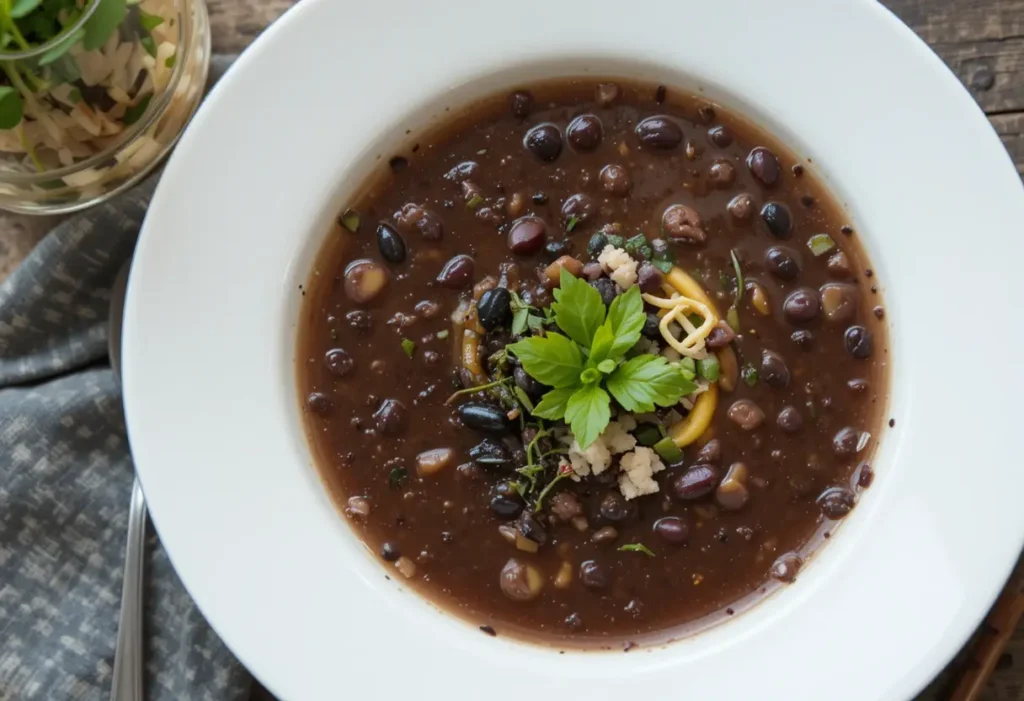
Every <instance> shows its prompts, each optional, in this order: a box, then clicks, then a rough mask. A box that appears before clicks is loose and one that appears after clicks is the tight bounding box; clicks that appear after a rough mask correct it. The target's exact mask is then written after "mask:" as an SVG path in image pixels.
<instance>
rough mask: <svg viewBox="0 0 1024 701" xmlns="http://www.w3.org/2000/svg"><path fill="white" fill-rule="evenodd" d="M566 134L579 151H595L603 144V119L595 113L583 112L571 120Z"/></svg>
mask: <svg viewBox="0 0 1024 701" xmlns="http://www.w3.org/2000/svg"><path fill="white" fill-rule="evenodd" d="M565 136H566V138H567V139H569V143H570V144H571V145H572V147H573V148H574V149H576V150H577V151H593V150H594V149H595V148H597V147H598V146H600V145H601V137H602V136H604V129H603V128H602V127H601V120H600V119H598V118H597V116H596V115H593V114H581V115H580V116H579V117H576V118H575V119H574V120H572V121H571V122H569V126H568V127H566V129H565Z"/></svg>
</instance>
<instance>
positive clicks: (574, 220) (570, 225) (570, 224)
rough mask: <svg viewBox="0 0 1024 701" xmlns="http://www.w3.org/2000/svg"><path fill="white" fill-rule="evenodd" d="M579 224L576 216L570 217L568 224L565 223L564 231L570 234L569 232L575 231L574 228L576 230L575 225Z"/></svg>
mask: <svg viewBox="0 0 1024 701" xmlns="http://www.w3.org/2000/svg"><path fill="white" fill-rule="evenodd" d="M579 223H580V219H579V217H577V216H576V215H575V214H574V215H572V216H571V217H569V221H568V222H566V224H565V230H566V231H570V232H571V231H572V230H573V229H575V228H576V225H577V224H579Z"/></svg>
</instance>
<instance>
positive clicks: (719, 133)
mask: <svg viewBox="0 0 1024 701" xmlns="http://www.w3.org/2000/svg"><path fill="white" fill-rule="evenodd" d="M708 140H709V141H710V142H711V143H713V144H714V145H715V146H717V147H719V148H728V147H729V146H731V145H732V132H730V131H729V130H728V129H726V128H725V127H723V126H722V125H718V126H714V127H711V128H710V129H708Z"/></svg>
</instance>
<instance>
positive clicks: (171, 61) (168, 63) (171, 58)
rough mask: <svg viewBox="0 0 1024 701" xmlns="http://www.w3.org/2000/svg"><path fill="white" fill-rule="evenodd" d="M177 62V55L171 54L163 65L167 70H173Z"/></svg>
mask: <svg viewBox="0 0 1024 701" xmlns="http://www.w3.org/2000/svg"><path fill="white" fill-rule="evenodd" d="M177 62H178V55H177V54H171V55H170V56H168V57H167V60H166V61H164V65H165V66H167V67H168V68H174V64H175V63H177Z"/></svg>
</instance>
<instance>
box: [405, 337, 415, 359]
mask: <svg viewBox="0 0 1024 701" xmlns="http://www.w3.org/2000/svg"><path fill="white" fill-rule="evenodd" d="M402 350H404V351H405V354H406V355H407V356H409V357H410V358H411V357H412V355H413V353H415V352H416V342H415V341H411V340H409V339H408V338H403V339H402Z"/></svg>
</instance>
